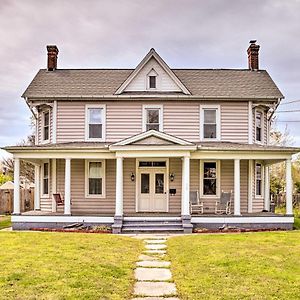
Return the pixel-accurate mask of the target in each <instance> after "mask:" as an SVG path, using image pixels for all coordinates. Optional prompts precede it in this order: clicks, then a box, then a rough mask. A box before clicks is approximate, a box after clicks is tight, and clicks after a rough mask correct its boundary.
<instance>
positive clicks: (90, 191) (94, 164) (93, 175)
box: [86, 160, 105, 197]
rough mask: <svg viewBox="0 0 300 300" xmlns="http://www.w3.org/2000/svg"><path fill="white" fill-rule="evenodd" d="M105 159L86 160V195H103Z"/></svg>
mask: <svg viewBox="0 0 300 300" xmlns="http://www.w3.org/2000/svg"><path fill="white" fill-rule="evenodd" d="M104 177H105V161H104V160H99V161H86V196H87V197H104V184H105V183H104V179H105V178H104Z"/></svg>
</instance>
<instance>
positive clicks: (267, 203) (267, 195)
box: [264, 166, 270, 211]
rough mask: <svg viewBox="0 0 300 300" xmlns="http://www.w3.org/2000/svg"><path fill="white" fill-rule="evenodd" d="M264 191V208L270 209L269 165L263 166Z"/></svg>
mask: <svg viewBox="0 0 300 300" xmlns="http://www.w3.org/2000/svg"><path fill="white" fill-rule="evenodd" d="M264 179H265V180H264V181H265V193H264V196H265V197H264V198H265V199H264V200H265V202H264V209H265V210H267V211H270V172H269V167H267V166H265V178H264Z"/></svg>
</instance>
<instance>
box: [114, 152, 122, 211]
mask: <svg viewBox="0 0 300 300" xmlns="http://www.w3.org/2000/svg"><path fill="white" fill-rule="evenodd" d="M115 215H116V216H123V157H117V170H116V212H115Z"/></svg>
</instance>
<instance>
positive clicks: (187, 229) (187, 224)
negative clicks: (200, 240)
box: [181, 215, 193, 233]
mask: <svg viewBox="0 0 300 300" xmlns="http://www.w3.org/2000/svg"><path fill="white" fill-rule="evenodd" d="M181 220H182V228H183V232H184V233H192V232H193V224H192V223H191V216H190V215H182V216H181Z"/></svg>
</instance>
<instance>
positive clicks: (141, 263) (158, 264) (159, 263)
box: [136, 260, 171, 268]
mask: <svg viewBox="0 0 300 300" xmlns="http://www.w3.org/2000/svg"><path fill="white" fill-rule="evenodd" d="M136 264H137V266H139V267H148V268H168V267H169V266H170V264H171V263H170V262H169V261H153V260H150V261H149V260H144V261H138V262H137V263H136Z"/></svg>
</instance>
